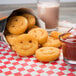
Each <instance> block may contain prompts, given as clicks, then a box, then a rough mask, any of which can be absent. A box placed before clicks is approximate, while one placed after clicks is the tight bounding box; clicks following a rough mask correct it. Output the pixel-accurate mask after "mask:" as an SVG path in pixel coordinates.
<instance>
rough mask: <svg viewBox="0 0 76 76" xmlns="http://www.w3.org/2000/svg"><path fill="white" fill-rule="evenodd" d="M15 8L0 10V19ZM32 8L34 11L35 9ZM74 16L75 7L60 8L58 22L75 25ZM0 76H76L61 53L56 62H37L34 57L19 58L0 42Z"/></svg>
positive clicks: (75, 66) (75, 16) (72, 66)
mask: <svg viewBox="0 0 76 76" xmlns="http://www.w3.org/2000/svg"><path fill="white" fill-rule="evenodd" d="M11 7H12V6H11ZM9 8H10V7H9ZM15 8H17V7H14V8H10V9H9V10H8V9H4V10H3V9H2V8H1V9H0V17H2V16H6V15H9V14H10V13H11V11H12V10H13V9H15ZM32 8H33V9H35V10H36V7H32ZM75 14H76V7H66V8H65V7H61V8H60V20H68V21H70V22H73V23H75V18H76V15H75ZM73 32H76V30H74V31H73ZM0 76H76V65H71V64H67V63H65V62H64V60H63V56H62V53H61V55H60V58H59V59H58V60H56V61H54V62H48V63H44V62H40V61H38V60H37V59H36V58H35V56H29V57H21V56H18V55H17V54H16V52H14V51H12V50H10V48H9V47H8V46H7V44H6V43H3V42H0Z"/></svg>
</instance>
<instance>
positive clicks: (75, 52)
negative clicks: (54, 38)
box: [59, 33, 76, 64]
mask: <svg viewBox="0 0 76 76" xmlns="http://www.w3.org/2000/svg"><path fill="white" fill-rule="evenodd" d="M59 39H60V41H61V42H62V50H63V58H64V61H66V62H67V63H70V64H76V34H71V33H65V34H62V35H60V36H59Z"/></svg>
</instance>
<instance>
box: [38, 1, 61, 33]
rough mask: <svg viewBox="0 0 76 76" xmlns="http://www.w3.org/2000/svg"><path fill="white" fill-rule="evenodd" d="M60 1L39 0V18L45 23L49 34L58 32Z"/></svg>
mask: <svg viewBox="0 0 76 76" xmlns="http://www.w3.org/2000/svg"><path fill="white" fill-rule="evenodd" d="M59 6H60V3H59V0H38V3H37V9H38V16H39V17H40V19H41V20H43V21H44V22H45V27H46V30H47V31H48V32H50V31H53V30H56V29H57V27H58V20H59Z"/></svg>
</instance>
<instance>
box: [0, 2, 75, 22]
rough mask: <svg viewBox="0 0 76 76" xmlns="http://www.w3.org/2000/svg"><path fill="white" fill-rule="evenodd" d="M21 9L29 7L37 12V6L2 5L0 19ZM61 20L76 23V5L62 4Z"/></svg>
mask: <svg viewBox="0 0 76 76" xmlns="http://www.w3.org/2000/svg"><path fill="white" fill-rule="evenodd" d="M21 7H28V8H33V9H34V10H37V9H36V4H19V5H18V4H17V5H16V4H13V5H0V17H3V16H6V15H7V16H8V15H9V14H10V13H11V11H12V10H14V9H17V8H21ZM59 19H60V21H63V20H67V21H69V22H72V23H76V3H61V6H60V14H59Z"/></svg>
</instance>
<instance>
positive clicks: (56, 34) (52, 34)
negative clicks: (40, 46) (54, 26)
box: [50, 31, 61, 38]
mask: <svg viewBox="0 0 76 76" xmlns="http://www.w3.org/2000/svg"><path fill="white" fill-rule="evenodd" d="M59 35H61V33H60V32H57V31H52V32H51V34H50V36H51V37H54V38H59Z"/></svg>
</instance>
